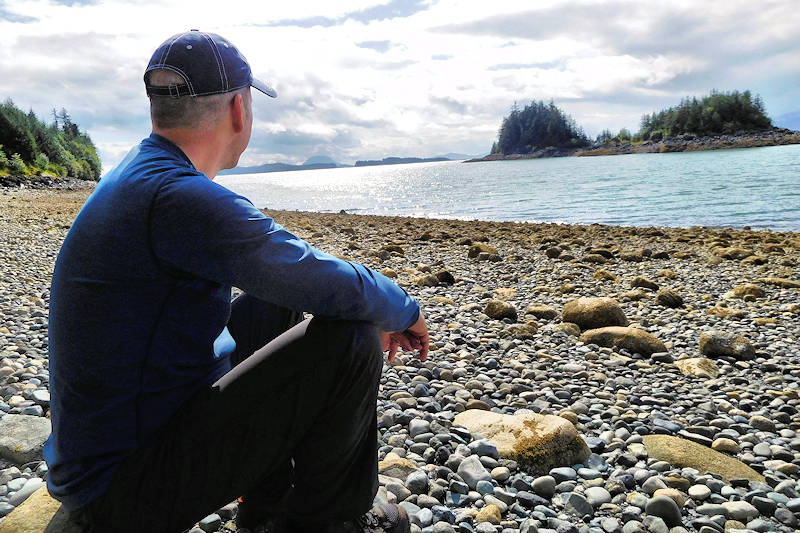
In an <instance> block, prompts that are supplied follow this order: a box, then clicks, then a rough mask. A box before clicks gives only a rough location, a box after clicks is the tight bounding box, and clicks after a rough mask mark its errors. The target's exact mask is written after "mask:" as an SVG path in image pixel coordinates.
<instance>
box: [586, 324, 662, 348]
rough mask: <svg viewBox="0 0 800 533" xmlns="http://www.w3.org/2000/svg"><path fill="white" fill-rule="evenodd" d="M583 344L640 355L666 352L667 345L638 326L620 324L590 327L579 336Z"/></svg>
mask: <svg viewBox="0 0 800 533" xmlns="http://www.w3.org/2000/svg"><path fill="white" fill-rule="evenodd" d="M580 340H581V342H583V343H585V344H596V345H598V346H605V347H608V348H612V347H617V348H624V349H625V350H628V351H629V352H635V353H640V354H642V355H653V354H654V353H657V352H666V351H667V347H666V346H664V343H663V342H661V341H660V340H658V339H657V338H656V337H655V336H654V335H652V334H650V333H648V332H646V331H645V330H643V329H639V328H629V327H622V326H608V327H605V328H597V329H590V330H589V331H585V332H584V333H583V335H581V336H580Z"/></svg>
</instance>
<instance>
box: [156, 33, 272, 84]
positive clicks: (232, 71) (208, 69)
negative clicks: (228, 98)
mask: <svg viewBox="0 0 800 533" xmlns="http://www.w3.org/2000/svg"><path fill="white" fill-rule="evenodd" d="M158 69H164V70H169V71H172V72H174V73H176V74H178V75H179V76H180V77H181V78H183V80H184V81H185V83H181V84H170V85H150V84H149V83H147V73H148V72H150V71H151V70H158ZM144 73H145V89H146V90H147V96H171V97H173V98H180V97H181V96H208V95H212V94H222V93H227V92H231V91H236V90H238V89H241V88H243V87H247V86H248V85H249V86H251V87H255V88H256V89H258V90H259V91H261V92H262V93H264V94H266V95H267V96H271V97H272V98H276V97H277V96H278V93H276V92H275V89H273V88H272V87H270V86H269V85H267V84H266V83H264V82H263V81H260V80H257V79H255V78H253V73H252V72H251V71H250V64H249V63H248V62H247V60H246V59H245V58H244V56H243V55H242V54H241V53H239V50H237V49H236V47H235V46H233V45H232V44H231V43H230V42H229V41H228V40H227V39H225V38H224V37H220V36H219V35H217V34H215V33H206V32H202V31H199V30H190V31H187V32H184V33H179V34H177V35H173V36H172V37H170V38H169V39H167V40H166V41H164V42H163V43H162V44H161V46H159V47H158V48H157V49H156V51H155V52H154V53H153V57H151V58H150V63H149V64H148V65H147V70H145V71H144Z"/></svg>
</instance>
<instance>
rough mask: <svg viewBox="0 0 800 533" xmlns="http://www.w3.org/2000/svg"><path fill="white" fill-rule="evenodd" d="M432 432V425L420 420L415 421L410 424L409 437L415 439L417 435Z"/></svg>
mask: <svg viewBox="0 0 800 533" xmlns="http://www.w3.org/2000/svg"><path fill="white" fill-rule="evenodd" d="M430 430H431V423H430V422H428V421H427V420H422V419H419V418H415V419H413V420H412V421H411V422H409V423H408V435H409V436H410V437H411V438H412V439H413V438H414V437H416V436H417V435H422V434H423V433H428V432H429V431H430Z"/></svg>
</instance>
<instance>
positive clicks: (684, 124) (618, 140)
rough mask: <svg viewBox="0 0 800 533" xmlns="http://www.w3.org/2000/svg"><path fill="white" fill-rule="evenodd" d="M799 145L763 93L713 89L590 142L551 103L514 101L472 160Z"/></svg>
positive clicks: (798, 138) (796, 134)
mask: <svg viewBox="0 0 800 533" xmlns="http://www.w3.org/2000/svg"><path fill="white" fill-rule="evenodd" d="M784 144H800V132H796V131H792V130H788V129H783V128H776V127H774V126H773V125H772V121H771V120H770V118H769V117H768V116H767V114H766V112H765V110H764V102H763V101H762V99H761V97H760V96H758V95H756V96H755V97H754V96H753V95H752V94H751V93H750V91H743V92H739V91H733V92H725V93H722V92H716V91H712V92H711V94H709V95H707V96H704V97H702V98H700V99H699V100H698V99H697V98H696V97H693V98H685V99H683V100H682V101H681V103H680V104H679V105H678V106H675V107H670V108H668V109H665V110H663V111H660V112H658V113H653V114H645V115H644V116H643V117H642V122H641V127H640V129H639V131H638V132H637V133H635V134H632V133H631V132H630V131H628V130H627V129H625V128H623V129H621V130H620V131H619V132H618V133H617V134H616V135H614V134H613V133H612V132H611V131H609V130H604V131H603V132H602V133H600V134H599V135H598V136H597V138H596V139H595V141H594V142H592V141H590V140H589V138H588V137H587V136H586V134H585V133H584V131H583V129H582V128H581V127H580V126H578V125H577V124H576V122H575V121H574V120H573V119H572V118H571V117H570V116H569V115H567V114H565V113H564V112H563V111H561V110H560V109H559V108H558V107H556V106H555V104H554V103H553V102H550V103H549V104H545V103H544V102H541V101H538V102H537V101H534V102H531V104H530V105H528V106H525V108H524V109H522V110H520V109H519V108H518V107H517V105H516V104H515V105H514V106H513V107H512V108H511V112H510V113H509V115H508V116H507V117H505V118H503V123H502V125H501V127H500V132H499V135H498V140H497V141H496V142H495V143H494V144H493V145H492V151H491V153H490V154H489V155H487V156H486V157H481V158H477V159H470V160H468V161H466V162H467V163H471V162H476V161H500V160H515V159H538V158H542V157H567V156H596V155H617V154H633V153H663V152H691V151H700V150H719V149H725V148H751V147H757V146H777V145H784Z"/></svg>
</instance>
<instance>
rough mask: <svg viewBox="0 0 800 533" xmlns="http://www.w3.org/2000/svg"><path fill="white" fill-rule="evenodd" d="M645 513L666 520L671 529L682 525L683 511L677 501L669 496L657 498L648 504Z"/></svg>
mask: <svg viewBox="0 0 800 533" xmlns="http://www.w3.org/2000/svg"><path fill="white" fill-rule="evenodd" d="M644 512H645V513H647V514H648V515H651V516H657V517H659V518H661V519H662V520H664V523H665V524H666V525H667V526H669V527H675V526H679V525H681V523H682V518H681V510H680V508H679V507H678V504H677V503H675V500H673V499H672V498H668V497H667V496H656V497H655V498H653V499H651V500H650V501H649V502H647V505H646V506H645V508H644Z"/></svg>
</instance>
